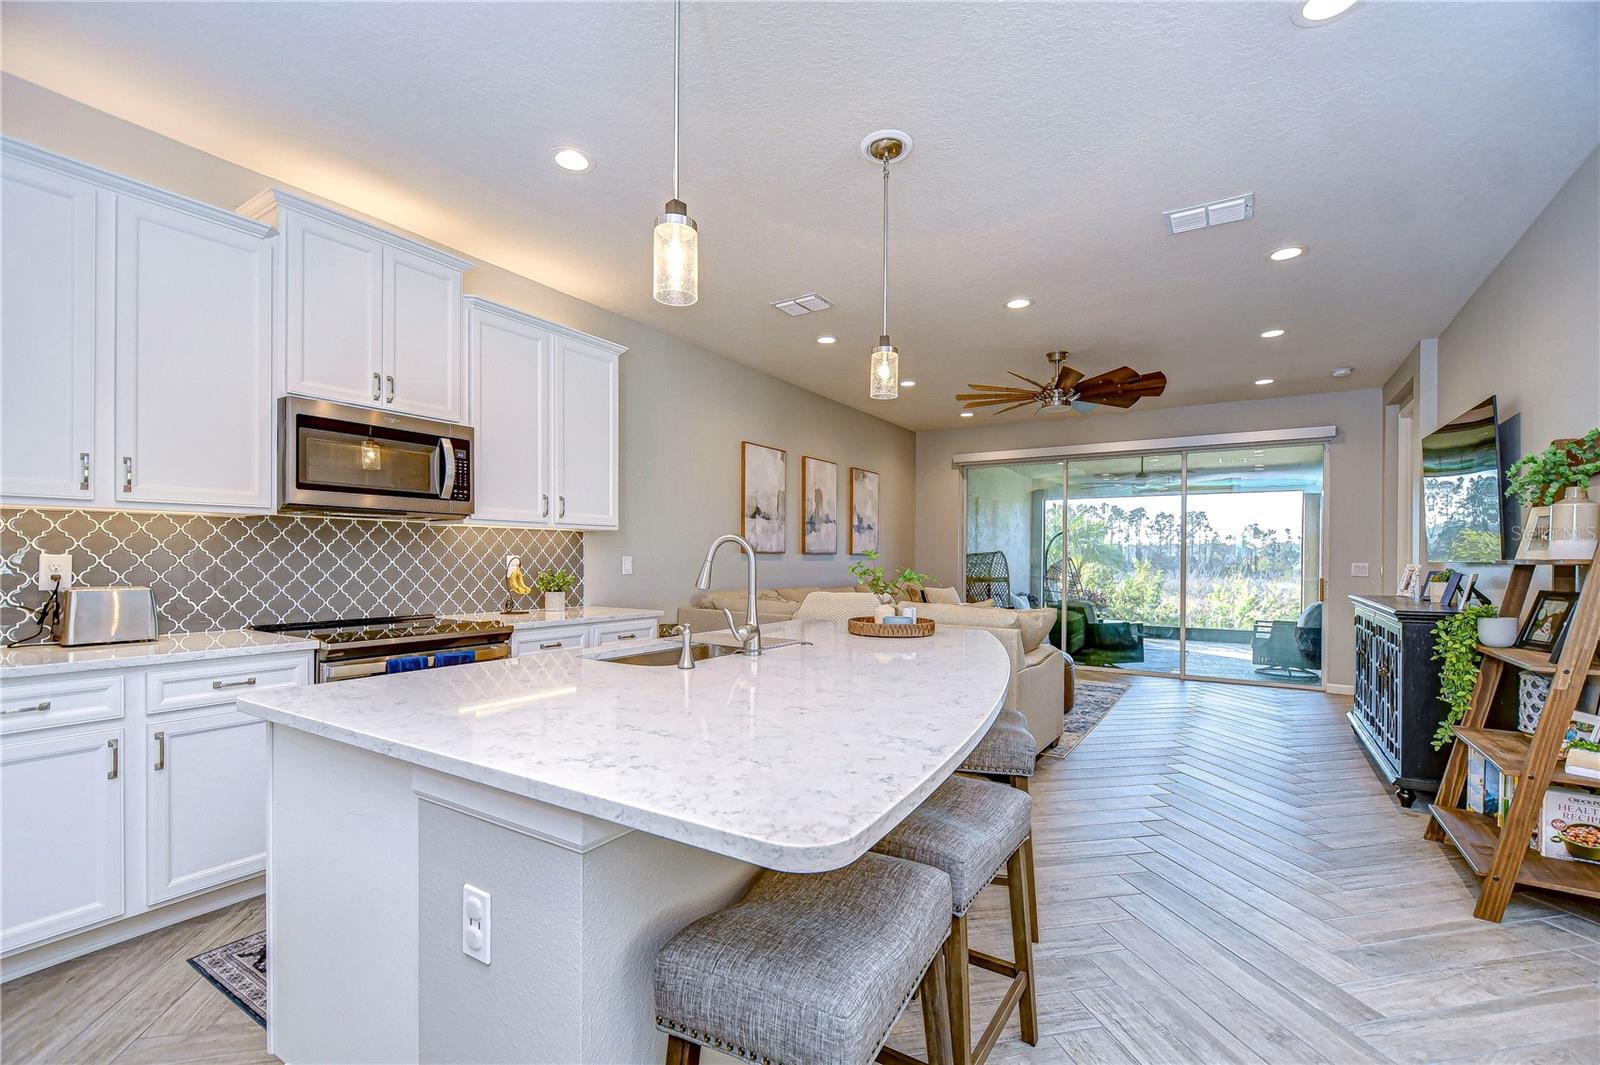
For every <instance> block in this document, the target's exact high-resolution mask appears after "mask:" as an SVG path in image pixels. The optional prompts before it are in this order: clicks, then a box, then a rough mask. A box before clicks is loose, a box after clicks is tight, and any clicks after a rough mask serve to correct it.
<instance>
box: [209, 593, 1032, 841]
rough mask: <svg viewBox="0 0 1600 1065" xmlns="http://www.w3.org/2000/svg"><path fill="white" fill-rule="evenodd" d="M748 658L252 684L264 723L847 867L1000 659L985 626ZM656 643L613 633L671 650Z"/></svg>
mask: <svg viewBox="0 0 1600 1065" xmlns="http://www.w3.org/2000/svg"><path fill="white" fill-rule="evenodd" d="M762 632H763V635H764V636H765V637H766V638H767V639H768V640H769V641H772V640H778V639H804V640H809V641H812V642H811V644H810V645H809V646H806V645H794V646H788V647H776V648H771V649H769V650H768V651H766V652H765V653H764V654H762V655H761V657H759V658H755V659H752V658H748V657H745V656H743V655H727V656H723V657H720V658H713V659H708V660H706V661H703V662H700V663H698V665H697V666H696V668H695V669H693V670H687V671H685V670H679V669H677V668H676V667H674V666H658V667H651V666H626V665H619V664H616V663H614V662H608V661H604V660H603V659H602V658H600V657H598V656H601V655H608V654H609V655H615V654H616V653H618V652H617V651H616V650H615V649H606V650H600V651H587V652H568V651H553V652H549V653H546V654H540V655H533V656H528V657H524V658H519V659H506V660H502V661H497V662H482V663H477V664H473V665H463V666H453V667H450V668H448V669H437V670H427V671H424V672H419V673H409V674H398V675H394V676H385V677H371V678H367V679H363V680H355V681H345V682H342V683H338V684H323V685H317V686H314V687H305V688H282V689H276V690H271V691H261V692H252V693H249V694H247V695H244V696H242V697H241V698H240V700H239V709H241V710H243V711H244V712H246V713H250V714H255V715H257V716H259V717H263V718H265V719H267V720H268V721H271V722H273V723H274V724H275V725H279V726H285V727H288V728H294V729H300V730H303V731H305V732H309V733H313V734H315V735H318V736H323V737H326V738H329V739H332V740H335V741H338V742H341V743H347V744H350V745H352V746H355V747H359V748H363V749H366V750H369V751H376V752H378V753H379V754H383V755H387V756H389V757H392V758H397V759H400V760H402V761H406V762H410V763H412V764H415V765H418V766H424V767H427V768H429V769H433V770H437V771H439V772H443V773H447V774H450V775H453V776H456V777H460V778H462V779H466V780H471V781H476V782H478V783H480V784H484V785H487V786H490V787H493V788H497V789H500V790H503V791H507V792H512V793H515V794H518V795H523V796H527V797H529V798H532V799H537V800H541V801H544V802H548V803H551V804H553V805H556V806H560V807H563V808H565V809H569V810H573V811H576V812H578V813H583V814H589V815H592V816H594V817H599V818H603V819H605V820H608V821H612V822H615V823H617V824H621V825H624V826H626V827H628V828H636V829H640V830H642V831H645V832H650V833H652V834H654V835H658V836H663V837H666V838H668V839H673V840H677V841H679V842H682V843H686V844H689V845H691V846H694V847H699V848H702V849H704V850H709V851H715V852H717V853H719V854H725V855H728V856H730V857H733V858H737V859H740V860H743V861H747V862H751V863H754V864H756V865H760V866H765V867H767V868H771V869H781V870H785V871H789V872H818V871H822V870H826V869H834V868H838V867H840V866H843V865H847V864H849V863H850V862H851V861H853V860H855V859H856V858H857V857H859V856H860V855H862V854H863V853H865V852H866V851H867V850H868V849H869V848H870V847H871V846H872V845H873V844H874V843H876V842H877V841H878V840H879V839H881V838H882V837H883V835H884V834H885V833H887V832H888V831H889V829H891V828H892V827H894V826H895V825H896V824H898V823H899V822H900V820H901V819H902V818H903V817H904V816H905V815H906V814H908V813H910V812H911V810H913V809H914V808H915V807H916V806H917V804H918V803H920V802H921V801H922V799H923V798H925V797H926V796H927V795H928V793H929V792H931V791H932V790H933V789H934V788H935V787H937V786H938V785H939V784H940V783H941V782H943V781H944V779H945V778H946V777H948V776H949V775H950V773H951V772H952V771H954V769H955V767H956V766H957V765H959V764H960V763H961V760H962V759H963V758H964V757H965V756H966V754H967V752H968V751H970V750H971V749H972V747H973V746H974V745H975V744H976V743H977V741H978V740H979V738H980V737H982V735H983V734H984V732H985V731H986V730H987V729H988V727H989V725H990V724H991V723H992V722H993V720H994V717H995V715H996V714H997V713H998V712H999V709H1000V706H1001V704H1002V701H1003V700H1004V697H1005V691H1006V684H1007V681H1008V680H1009V678H1010V663H1009V660H1008V659H1007V657H1006V652H1005V649H1004V648H1003V647H1002V646H1001V645H1000V642H999V641H998V640H997V639H995V637H994V636H993V635H992V634H990V633H988V632H985V631H983V630H981V629H960V628H953V627H952V628H945V629H940V630H939V631H938V632H936V633H935V634H934V635H933V636H931V637H927V638H923V639H916V638H911V639H905V638H902V639H872V638H868V637H859V636H850V635H849V634H848V633H846V632H845V630H844V625H843V623H842V622H786V623H782V624H769V625H765V626H763V627H762ZM675 643H676V641H660V642H654V643H650V644H645V645H642V646H637V647H629V648H628V649H627V653H636V652H638V651H641V650H646V649H648V648H650V647H663V646H665V647H671V646H674V645H675Z"/></svg>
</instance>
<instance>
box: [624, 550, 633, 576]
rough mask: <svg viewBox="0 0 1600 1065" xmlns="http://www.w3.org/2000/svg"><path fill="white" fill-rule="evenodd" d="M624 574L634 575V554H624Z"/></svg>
mask: <svg viewBox="0 0 1600 1065" xmlns="http://www.w3.org/2000/svg"><path fill="white" fill-rule="evenodd" d="M622 575H623V576H624V577H631V576H633V556H632V555H623V556H622Z"/></svg>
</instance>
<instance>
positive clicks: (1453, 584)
mask: <svg viewBox="0 0 1600 1065" xmlns="http://www.w3.org/2000/svg"><path fill="white" fill-rule="evenodd" d="M1461 577H1462V575H1461V573H1459V572H1455V573H1451V574H1450V579H1449V580H1447V581H1445V582H1444V592H1443V593H1441V595H1440V596H1439V603H1440V605H1441V606H1450V605H1451V604H1452V603H1454V602H1455V598H1456V592H1458V591H1460V590H1461Z"/></svg>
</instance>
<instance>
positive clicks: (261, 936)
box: [189, 932, 267, 1028]
mask: <svg viewBox="0 0 1600 1065" xmlns="http://www.w3.org/2000/svg"><path fill="white" fill-rule="evenodd" d="M189 964H190V965H193V966H194V968H195V971H196V972H198V973H199V974H200V975H201V976H203V977H205V978H206V979H207V980H209V981H210V982H211V986H212V987H215V988H216V989H217V990H218V991H221V992H222V993H223V994H224V995H227V996H228V998H230V999H232V1000H233V1004H234V1005H235V1006H238V1007H239V1008H240V1009H242V1010H244V1011H245V1012H246V1013H248V1014H249V1015H250V1018H251V1019H252V1020H253V1021H255V1022H256V1023H257V1024H259V1025H260V1026H261V1027H263V1028H265V1027H266V1026H267V934H266V933H265V932H257V933H256V934H255V935H253V936H245V937H244V938H243V939H236V940H234V941H233V942H232V943H224V944H223V945H222V946H220V947H214V948H212V949H211V950H208V951H206V952H205V953H204V954H196V955H195V956H194V957H192V958H190V959H189Z"/></svg>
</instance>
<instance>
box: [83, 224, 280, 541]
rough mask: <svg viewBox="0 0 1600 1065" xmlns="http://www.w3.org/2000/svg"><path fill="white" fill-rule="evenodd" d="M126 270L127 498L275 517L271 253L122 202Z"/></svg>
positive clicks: (121, 319)
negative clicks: (252, 511) (242, 509)
mask: <svg viewBox="0 0 1600 1065" xmlns="http://www.w3.org/2000/svg"><path fill="white" fill-rule="evenodd" d="M241 221H242V220H241ZM116 263H117V267H116V271H117V272H116V293H117V294H116V309H115V314H116V441H117V450H116V462H117V466H116V485H117V488H116V499H117V500H118V502H138V503H157V504H174V505H189V506H196V505H200V506H204V505H218V506H227V507H250V508H260V509H262V510H270V509H271V508H272V504H273V480H272V470H273V463H272V457H273V446H272V444H273V410H272V406H273V404H272V244H271V242H270V241H269V240H266V239H264V238H263V237H262V236H260V235H257V234H256V233H254V232H250V231H247V230H242V229H241V228H240V227H238V226H236V225H232V224H222V223H219V222H216V221H212V220H211V219H208V218H202V217H197V216H196V215H193V214H190V213H187V212H184V211H179V210H175V209H173V208H170V207H167V206H163V205H161V204H156V203H150V202H146V201H143V200H139V199H135V198H133V197H119V198H118V201H117V252H116Z"/></svg>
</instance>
